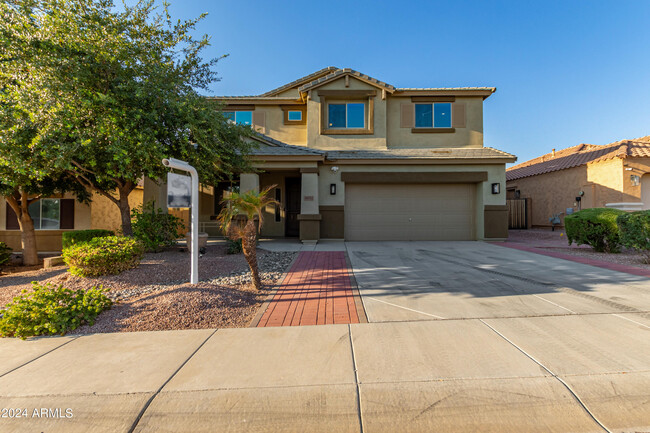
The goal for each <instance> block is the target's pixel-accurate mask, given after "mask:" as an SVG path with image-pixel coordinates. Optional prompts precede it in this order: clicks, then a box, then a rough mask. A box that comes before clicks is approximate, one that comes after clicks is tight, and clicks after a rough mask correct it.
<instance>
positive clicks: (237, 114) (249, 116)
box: [223, 111, 253, 125]
mask: <svg viewBox="0 0 650 433" xmlns="http://www.w3.org/2000/svg"><path fill="white" fill-rule="evenodd" d="M223 114H224V116H226V119H228V120H230V121H231V122H234V123H238V124H240V125H252V124H253V112H252V111H224V112H223Z"/></svg>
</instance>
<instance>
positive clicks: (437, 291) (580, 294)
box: [346, 242, 650, 366]
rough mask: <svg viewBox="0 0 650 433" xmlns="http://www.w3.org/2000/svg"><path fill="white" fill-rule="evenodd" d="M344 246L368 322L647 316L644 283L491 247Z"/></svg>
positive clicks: (647, 284) (648, 292)
mask: <svg viewBox="0 0 650 433" xmlns="http://www.w3.org/2000/svg"><path fill="white" fill-rule="evenodd" d="M346 246H347V250H348V255H349V257H350V261H351V263H352V268H353V270H354V275H355V277H356V280H357V284H358V286H359V290H360V293H361V295H362V298H363V301H364V306H365V308H366V313H367V315H368V320H369V321H370V322H390V321H411V320H432V319H475V318H483V319H487V318H506V317H509V318H514V317H534V316H562V315H580V314H599V313H644V312H648V311H650V280H649V279H648V278H645V277H640V276H635V275H629V274H623V273H619V272H615V271H610V270H607V269H600V268H596V267H593V266H588V265H583V264H580V263H575V262H569V261H565V260H561V259H556V258H552V257H546V256H541V255H539V254H532V253H527V252H525V251H519V250H514V249H510V248H504V247H499V246H498V245H494V244H489V243H483V242H349V243H347V244H346ZM649 366H650V365H649Z"/></svg>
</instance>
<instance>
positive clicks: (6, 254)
mask: <svg viewBox="0 0 650 433" xmlns="http://www.w3.org/2000/svg"><path fill="white" fill-rule="evenodd" d="M12 251H13V250H12V249H11V248H9V247H8V246H7V244H5V243H4V242H0V266H2V265H4V264H5V263H7V262H9V260H11V252H12Z"/></svg>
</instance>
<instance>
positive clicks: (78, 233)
mask: <svg viewBox="0 0 650 433" xmlns="http://www.w3.org/2000/svg"><path fill="white" fill-rule="evenodd" d="M105 236H115V233H113V232H112V231H110V230H73V231H70V232H63V234H62V235H61V241H62V243H63V249H66V248H68V247H71V246H73V245H75V244H79V243H82V242H88V241H89V240H91V239H95V238H101V237H105Z"/></svg>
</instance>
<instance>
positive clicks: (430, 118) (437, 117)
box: [415, 102, 451, 128]
mask: <svg viewBox="0 0 650 433" xmlns="http://www.w3.org/2000/svg"><path fill="white" fill-rule="evenodd" d="M415 127H416V128H451V103H449V102H441V103H432V104H415Z"/></svg>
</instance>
